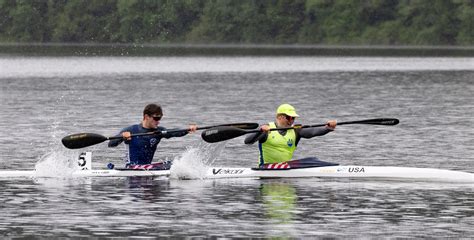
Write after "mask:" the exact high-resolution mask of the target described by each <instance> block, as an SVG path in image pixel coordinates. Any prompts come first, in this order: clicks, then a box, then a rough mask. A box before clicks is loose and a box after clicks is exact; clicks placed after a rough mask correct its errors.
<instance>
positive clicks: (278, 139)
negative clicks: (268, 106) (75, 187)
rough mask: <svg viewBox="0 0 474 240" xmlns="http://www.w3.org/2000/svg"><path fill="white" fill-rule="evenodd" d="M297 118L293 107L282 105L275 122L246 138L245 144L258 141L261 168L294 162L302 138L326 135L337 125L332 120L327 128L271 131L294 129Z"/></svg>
mask: <svg viewBox="0 0 474 240" xmlns="http://www.w3.org/2000/svg"><path fill="white" fill-rule="evenodd" d="M297 117H299V115H298V114H296V110H295V108H294V107H293V106H291V105H290V104H286V103H285V104H282V105H280V106H279V107H278V109H277V111H276V119H275V122H270V123H268V124H264V125H262V126H260V130H261V132H258V133H253V134H250V135H249V136H247V137H246V138H245V144H253V143H255V142H257V141H258V149H259V150H260V160H259V167H260V168H265V167H266V166H267V165H268V164H275V163H285V162H288V161H290V160H292V158H293V153H294V151H295V150H296V146H297V145H298V143H299V141H300V139H301V138H312V137H315V136H322V135H325V134H327V133H329V132H332V131H334V129H335V128H336V125H337V122H336V120H330V121H328V122H327V123H326V126H325V127H319V128H295V129H289V130H278V131H270V129H272V128H285V127H292V126H293V124H294V122H295V119H296V118H297Z"/></svg>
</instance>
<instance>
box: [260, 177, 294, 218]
mask: <svg viewBox="0 0 474 240" xmlns="http://www.w3.org/2000/svg"><path fill="white" fill-rule="evenodd" d="M260 194H261V197H262V202H263V205H264V208H265V211H266V215H267V217H268V218H269V220H271V221H272V222H275V223H277V224H290V223H291V221H292V220H293V217H294V214H295V207H296V206H295V205H296V200H297V196H296V190H295V188H294V187H293V186H291V184H288V183H285V182H270V183H262V184H261V185H260Z"/></svg>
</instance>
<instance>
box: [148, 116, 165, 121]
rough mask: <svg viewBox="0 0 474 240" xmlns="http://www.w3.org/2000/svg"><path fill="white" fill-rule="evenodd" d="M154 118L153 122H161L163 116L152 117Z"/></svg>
mask: <svg viewBox="0 0 474 240" xmlns="http://www.w3.org/2000/svg"><path fill="white" fill-rule="evenodd" d="M151 117H152V118H153V120H155V121H160V120H161V117H163V116H151Z"/></svg>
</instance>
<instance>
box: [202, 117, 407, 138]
mask: <svg viewBox="0 0 474 240" xmlns="http://www.w3.org/2000/svg"><path fill="white" fill-rule="evenodd" d="M399 122H400V121H399V120H398V119H396V118H375V119H366V120H358V121H348V122H340V123H338V125H347V124H370V125H387V126H393V125H397V124H398V123H399ZM323 126H326V124H315V125H297V126H292V127H284V128H272V129H270V131H277V130H289V129H297V128H311V127H323ZM260 131H261V130H260V129H253V130H245V129H238V128H234V127H232V126H219V127H215V128H211V129H208V130H206V131H204V132H202V134H201V137H202V139H203V140H204V141H206V142H208V143H215V142H221V141H225V140H229V139H232V138H236V137H240V136H242V135H245V134H248V133H256V132H260Z"/></svg>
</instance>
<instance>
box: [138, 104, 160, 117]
mask: <svg viewBox="0 0 474 240" xmlns="http://www.w3.org/2000/svg"><path fill="white" fill-rule="evenodd" d="M145 114H146V115H148V116H153V115H155V114H156V115H160V116H163V110H161V106H160V105H158V104H154V103H152V104H148V105H146V107H145V109H143V116H145Z"/></svg>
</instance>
